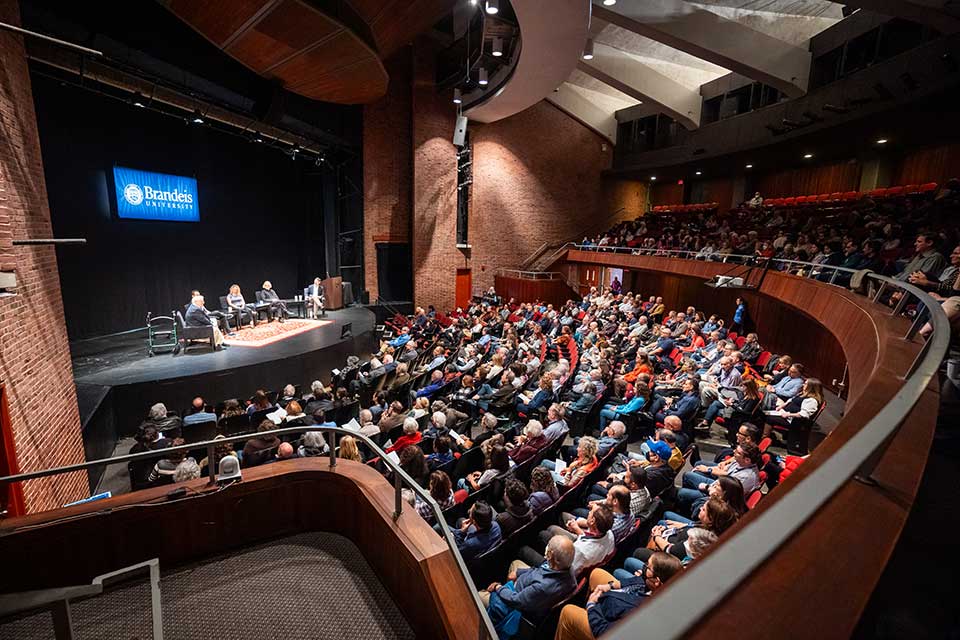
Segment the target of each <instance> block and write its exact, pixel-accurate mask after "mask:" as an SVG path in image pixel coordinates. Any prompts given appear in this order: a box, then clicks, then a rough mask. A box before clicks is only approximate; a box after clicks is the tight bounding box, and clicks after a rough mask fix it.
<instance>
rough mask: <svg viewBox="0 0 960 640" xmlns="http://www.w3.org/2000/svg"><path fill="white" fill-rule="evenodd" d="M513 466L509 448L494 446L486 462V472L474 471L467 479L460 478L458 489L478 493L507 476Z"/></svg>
mask: <svg viewBox="0 0 960 640" xmlns="http://www.w3.org/2000/svg"><path fill="white" fill-rule="evenodd" d="M511 466H513V461H512V460H510V456H509V455H507V448H506V447H504V446H502V445H499V444H498V445H494V446H493V447H491V448H490V456H489V458H488V459H487V460H485V470H484V471H472V472H471V473H469V474H468V475H467V477H466V478H460V480H458V481H457V489H469V490H470V491H476V490H477V489H479V488H480V487H482V486H484V485H487V484H490V483H491V482H493V481H494V480H495V479H496V478H499V477H501V476H503V475H505V474H506V473H507V472H508V471H510V468H511Z"/></svg>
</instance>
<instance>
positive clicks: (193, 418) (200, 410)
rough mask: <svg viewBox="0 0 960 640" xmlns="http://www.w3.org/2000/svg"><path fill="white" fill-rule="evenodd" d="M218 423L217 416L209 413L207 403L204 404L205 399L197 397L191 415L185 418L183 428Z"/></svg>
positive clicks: (191, 408)
mask: <svg viewBox="0 0 960 640" xmlns="http://www.w3.org/2000/svg"><path fill="white" fill-rule="evenodd" d="M216 421H217V414H215V413H211V412H209V411H207V408H206V403H204V401H203V398H201V397H200V396H197V397H196V398H194V399H193V404H192V406H191V407H190V413H189V414H188V415H185V416H183V426H185V427H186V426H189V425H191V424H200V423H203V422H216Z"/></svg>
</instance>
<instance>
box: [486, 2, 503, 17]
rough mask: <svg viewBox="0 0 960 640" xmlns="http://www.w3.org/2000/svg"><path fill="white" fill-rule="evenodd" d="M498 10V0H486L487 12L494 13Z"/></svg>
mask: <svg viewBox="0 0 960 640" xmlns="http://www.w3.org/2000/svg"><path fill="white" fill-rule="evenodd" d="M499 12H500V0H487V13H489V14H490V15H494V14H497V13H499Z"/></svg>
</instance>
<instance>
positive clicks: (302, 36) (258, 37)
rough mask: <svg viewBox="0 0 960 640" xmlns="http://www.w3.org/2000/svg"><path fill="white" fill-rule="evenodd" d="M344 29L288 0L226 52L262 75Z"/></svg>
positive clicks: (292, 0)
mask: <svg viewBox="0 0 960 640" xmlns="http://www.w3.org/2000/svg"><path fill="white" fill-rule="evenodd" d="M340 30H342V27H341V26H340V25H338V24H337V23H336V22H333V21H332V20H330V19H329V18H327V17H326V16H325V15H323V14H321V13H318V12H316V11H314V10H312V9H310V8H309V7H306V6H304V5H302V4H300V3H299V2H297V1H296V0H284V2H282V3H280V4H279V5H278V6H277V8H276V9H274V10H273V11H272V12H270V13H269V14H268V15H266V16H264V18H263V19H262V20H260V22H258V23H257V24H256V25H255V26H253V27H252V28H250V29H249V30H248V31H246V32H245V33H244V34H243V35H241V36H240V37H239V38H237V39H236V40H235V41H234V42H233V44H231V45H230V46H229V47H227V49H226V51H227V53H229V54H230V55H232V56H233V57H235V58H236V59H237V60H239V61H240V62H242V63H244V64H245V65H247V66H248V67H250V68H251V69H253V70H254V71H256V72H257V73H260V74H265V73H267V72H268V71H269V70H270V69H271V68H272V67H273V66H275V65H277V64H279V63H281V62H283V61H284V60H286V59H287V58H289V57H290V56H292V55H294V54H295V53H297V52H299V51H303V50H304V49H306V48H307V47H311V46H313V45H315V44H316V43H317V42H322V41H323V40H325V39H327V38H329V37H331V36H332V35H334V34H335V33H337V32H338V31H340Z"/></svg>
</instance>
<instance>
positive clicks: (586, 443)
mask: <svg viewBox="0 0 960 640" xmlns="http://www.w3.org/2000/svg"><path fill="white" fill-rule="evenodd" d="M598 464H599V462H598V461H597V439H596V438H593V437H590V436H585V437H583V438H580V442H579V444H578V445H577V459H576V460H574V461H573V462H571V463H570V464H569V465H567V467H566V468H565V469H564V470H563V471H560V472H559V473H558V472H557V471H556V462H555V461H554V460H544V461H543V462H541V463H540V466H541V467H545V468H546V469H548V470H549V471H550V475H552V476H553V480H554V482H556V483H557V484H560V485H565V486H567V487H574V486H576V485H577V484H579V483H580V481H581V480H583V479H584V478H586V477H587V476H588V475H589V474H590V472H591V471H593V470H594V469H596V468H597V465H598Z"/></svg>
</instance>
